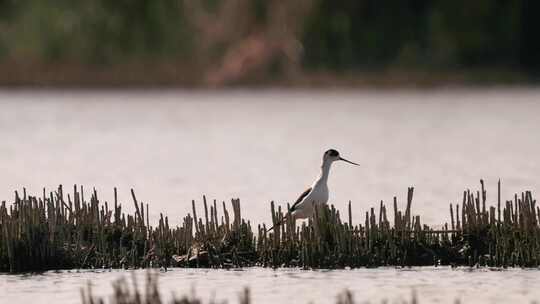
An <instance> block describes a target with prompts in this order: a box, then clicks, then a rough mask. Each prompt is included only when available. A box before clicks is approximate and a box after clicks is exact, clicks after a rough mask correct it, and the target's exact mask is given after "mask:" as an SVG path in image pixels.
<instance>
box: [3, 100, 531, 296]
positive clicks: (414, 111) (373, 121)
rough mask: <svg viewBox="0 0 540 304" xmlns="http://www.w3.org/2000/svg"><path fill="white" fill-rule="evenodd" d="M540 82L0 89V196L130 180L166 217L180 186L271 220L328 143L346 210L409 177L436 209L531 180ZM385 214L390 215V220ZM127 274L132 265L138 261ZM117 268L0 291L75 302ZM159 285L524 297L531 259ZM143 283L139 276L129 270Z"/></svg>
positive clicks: (180, 198) (401, 193)
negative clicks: (503, 266) (479, 266)
mask: <svg viewBox="0 0 540 304" xmlns="http://www.w3.org/2000/svg"><path fill="white" fill-rule="evenodd" d="M539 117H540V90H537V89H511V90H509V89H478V90H434V91H423V92H416V91H391V92H381V91H310V92H308V91H280V90H269V91H258V92H255V91H227V92H223V91H214V92H189V91H187V92H186V91H157V90H150V91H67V92H66V91H62V92H60V91H0V138H1V139H2V142H1V144H0V172H1V174H0V200H7V201H8V202H9V201H11V200H12V197H13V191H14V190H15V189H20V188H21V187H26V188H27V189H28V192H30V193H41V189H42V187H47V188H49V189H52V188H54V187H56V186H57V185H58V184H64V185H65V186H66V187H68V188H69V187H71V185H73V184H74V183H76V184H84V185H85V186H86V187H87V189H90V188H91V187H96V188H97V189H98V192H99V193H100V195H101V199H102V200H108V201H111V200H112V193H113V191H112V189H113V187H115V186H116V187H118V188H119V195H120V199H121V201H122V202H124V207H125V208H127V209H128V210H131V208H132V203H131V201H130V196H129V189H130V188H132V187H133V188H135V190H136V193H137V196H138V199H139V200H141V201H144V202H148V203H150V204H151V205H150V206H151V208H150V216H151V218H152V219H154V220H155V219H156V218H157V216H158V215H159V212H164V213H165V214H167V215H169V217H170V219H169V223H171V224H172V225H174V224H177V223H179V222H180V220H181V217H182V216H184V215H185V214H186V213H187V212H190V210H191V200H192V199H197V200H200V198H201V197H202V195H203V194H206V195H207V196H208V197H209V198H210V199H214V198H215V199H218V200H220V201H221V200H229V199H230V198H231V197H239V198H240V199H241V201H242V207H243V210H242V212H243V215H244V216H245V217H247V218H249V219H251V220H252V221H253V222H255V223H260V222H262V221H265V222H269V221H270V216H269V209H270V208H269V202H270V201H271V200H276V201H277V202H279V203H284V202H291V201H294V200H295V199H296V197H297V195H298V194H299V193H301V192H302V191H303V190H304V189H305V187H306V186H308V185H310V183H311V182H312V180H313V178H315V176H316V175H317V174H318V173H319V166H320V163H321V157H322V154H323V152H324V151H325V150H326V149H328V148H336V149H338V150H339V151H340V152H341V153H342V155H343V156H344V157H346V158H349V159H351V160H352V161H355V162H359V163H360V164H361V166H360V167H354V166H349V165H347V164H345V163H337V164H335V165H334V167H333V168H332V172H331V176H330V180H329V188H330V191H331V193H330V200H331V202H332V203H334V204H335V205H336V207H337V208H338V209H341V210H343V211H344V210H346V209H345V208H346V205H347V203H348V201H349V200H351V201H352V203H353V213H354V214H353V219H354V220H358V221H360V220H361V219H363V214H364V212H365V211H367V210H369V209H368V208H370V207H371V206H378V204H379V202H380V200H384V201H385V202H391V199H392V197H393V196H394V195H397V196H398V197H399V203H400V206H402V207H403V205H404V204H403V203H404V202H403V200H404V199H405V196H406V193H407V192H406V191H407V187H408V186H415V194H414V202H413V213H414V214H420V215H421V216H422V220H423V221H424V222H425V223H428V224H432V225H439V224H442V223H443V222H444V221H448V218H449V215H448V204H449V203H459V202H460V201H461V195H462V194H461V191H463V190H464V189H466V188H467V187H477V186H478V180H479V179H480V178H484V179H485V180H486V186H487V188H488V201H489V202H490V203H493V202H496V183H497V180H498V179H499V178H502V180H503V191H502V195H503V199H506V198H511V197H512V195H513V193H514V192H515V191H521V190H526V189H527V190H533V192H534V193H536V192H537V190H538V189H540V178H539V176H538V172H540V160H539V155H540V137H539V135H538V133H539V132H538V131H539V130H540V119H539ZM392 216H393V215H392V214H390V218H392ZM136 273H137V275H139V276H141V275H142V274H143V272H140V271H137V272H136ZM123 274H125V272H122V271H95V272H92V271H81V272H60V273H56V272H46V273H44V274H40V275H0V302H1V303H27V302H32V303H45V302H47V303H52V302H51V300H54V303H57V304H64V303H77V302H78V301H79V289H80V288H81V287H82V286H84V285H85V284H86V282H87V281H88V280H91V281H92V282H93V284H94V285H95V288H94V290H95V291H96V292H97V293H99V294H109V293H110V292H111V287H110V283H111V282H112V281H113V280H114V279H116V278H118V277H120V276H121V275H123ZM160 277H161V286H162V288H163V290H164V291H165V294H166V295H168V294H170V291H173V290H174V291H175V292H176V293H178V294H181V293H184V292H187V291H190V290H191V288H192V286H195V287H196V290H197V292H198V294H200V295H201V296H203V297H205V298H208V297H210V295H211V294H212V292H214V291H215V293H216V298H217V299H233V300H236V299H237V295H238V293H239V292H240V290H241V289H242V288H243V287H244V286H248V285H249V286H250V287H251V288H252V295H253V297H254V300H255V303H256V304H260V303H307V302H310V301H311V302H313V303H332V302H333V300H334V299H335V296H336V294H337V293H339V292H341V291H342V290H343V289H345V288H349V289H351V290H353V291H354V294H355V295H356V297H357V299H361V300H368V299H369V300H372V301H373V302H378V301H379V300H381V299H383V298H385V299H388V300H390V301H396V300H397V299H402V298H406V299H409V298H410V294H411V290H412V289H415V290H416V291H417V292H418V296H419V298H420V299H421V301H422V303H431V302H438V303H452V302H453V301H454V299H455V298H456V297H457V298H459V299H462V300H464V301H466V303H503V302H505V303H508V302H514V303H517V302H521V303H529V302H530V300H533V299H536V300H538V299H540V294H539V289H538V286H540V272H538V271H537V270H506V271H489V270H475V271H468V270H466V269H458V270H451V269H448V268H436V269H435V268H413V269H406V270H397V269H360V270H352V271H300V270H278V271H273V270H265V269H246V270H243V271H225V270H184V269H174V270H173V271H170V272H166V273H161V274H160ZM141 282H142V281H141Z"/></svg>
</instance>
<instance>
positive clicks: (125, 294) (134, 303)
mask: <svg viewBox="0 0 540 304" xmlns="http://www.w3.org/2000/svg"><path fill="white" fill-rule="evenodd" d="M112 287H113V294H112V296H111V297H110V301H109V303H116V304H163V303H170V304H202V303H204V301H203V300H201V299H200V298H198V297H197V296H196V295H195V294H193V295H190V296H188V295H183V296H180V297H178V296H175V295H174V294H173V297H172V299H170V300H169V301H165V300H163V296H162V294H161V292H160V291H159V288H158V277H157V275H156V274H155V273H151V272H149V273H148V274H147V276H146V282H145V284H144V286H143V287H139V284H138V282H137V280H136V278H135V276H133V277H132V284H131V286H130V284H129V283H128V282H127V280H126V279H125V278H121V279H118V280H117V281H115V282H113V284H112ZM250 294H251V293H250V290H249V288H247V287H246V288H244V290H243V292H241V293H240V294H239V299H238V303H240V304H250V303H252V300H251V296H250ZM81 299H82V303H83V304H104V303H106V301H105V299H104V298H101V297H96V296H94V295H93V293H92V285H91V284H90V283H89V284H88V286H87V287H86V289H83V290H81ZM209 303H210V304H214V303H226V302H216V301H210V302H209ZM335 303H336V304H354V303H369V302H365V301H361V302H357V301H355V299H354V297H353V294H352V293H351V292H350V291H348V290H345V291H343V292H342V293H340V294H338V295H337V296H336V301H335ZM383 303H386V301H383ZM400 303H402V304H408V303H410V304H416V303H418V301H417V298H416V294H415V293H414V292H413V293H412V297H411V301H410V302H407V301H401V302H400ZM455 303H459V301H458V300H456V301H455Z"/></svg>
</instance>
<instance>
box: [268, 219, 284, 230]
mask: <svg viewBox="0 0 540 304" xmlns="http://www.w3.org/2000/svg"><path fill="white" fill-rule="evenodd" d="M286 221H287V217H284V218H283V220H282V221H277V222H276V223H275V224H274V226H272V227H270V228H268V229H267V230H266V232H270V231H272V230H274V228H275V227H276V226H279V225H281V224H285V222H286Z"/></svg>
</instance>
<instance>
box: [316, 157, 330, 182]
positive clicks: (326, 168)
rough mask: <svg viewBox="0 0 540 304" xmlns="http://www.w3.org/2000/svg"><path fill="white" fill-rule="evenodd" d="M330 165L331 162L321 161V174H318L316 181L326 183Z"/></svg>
mask: <svg viewBox="0 0 540 304" xmlns="http://www.w3.org/2000/svg"><path fill="white" fill-rule="evenodd" d="M331 165H332V163H331V162H328V161H323V163H322V165H321V174H320V175H319V178H318V179H317V181H318V182H323V183H325V184H326V182H327V181H328V174H330V166H331Z"/></svg>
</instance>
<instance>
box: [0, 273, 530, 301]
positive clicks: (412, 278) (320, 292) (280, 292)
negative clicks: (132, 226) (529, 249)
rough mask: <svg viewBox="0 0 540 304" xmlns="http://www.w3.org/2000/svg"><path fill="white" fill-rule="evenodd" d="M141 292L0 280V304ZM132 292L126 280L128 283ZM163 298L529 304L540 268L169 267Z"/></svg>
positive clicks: (101, 280)
mask: <svg viewBox="0 0 540 304" xmlns="http://www.w3.org/2000/svg"><path fill="white" fill-rule="evenodd" d="M133 272H134V273H135V274H136V277H137V278H138V280H137V281H138V284H139V286H142V285H143V283H144V278H145V275H146V273H145V270H137V271H117V270H113V271H109V270H100V271H75V272H74V271H62V272H46V273H43V274H40V275H0V286H5V287H8V288H0V299H2V300H1V302H2V303H79V302H80V290H81V288H85V287H86V285H87V284H88V283H89V282H91V284H92V290H93V293H94V294H95V295H101V296H106V297H109V296H110V295H111V294H112V287H111V285H110V282H112V281H114V280H117V279H118V278H122V277H124V278H127V279H131V276H132V273H133ZM129 283H130V286H131V281H129ZM159 286H160V290H161V291H162V294H163V296H164V298H165V299H169V298H170V296H171V295H172V293H173V292H174V294H176V295H184V294H188V295H189V294H192V292H193V291H195V294H196V295H197V296H199V297H201V298H202V299H205V300H210V299H216V300H219V301H222V300H227V301H228V303H231V304H233V303H238V296H239V294H240V293H241V292H242V290H243V288H244V287H245V286H249V287H250V289H251V295H252V299H253V303H254V304H271V303H299V304H307V303H310V302H311V303H315V304H318V303H322V304H326V303H328V304H334V303H335V299H336V296H337V295H338V294H339V293H341V292H343V290H344V289H349V290H350V291H352V292H353V295H354V297H355V299H356V300H357V302H358V303H365V302H367V301H369V302H370V303H382V301H383V300H387V301H388V303H401V300H407V301H410V300H411V297H412V293H413V291H414V292H415V293H416V294H417V296H418V299H419V301H420V303H454V302H455V300H456V299H459V300H461V303H532V302H533V301H537V302H538V300H539V299H540V289H538V286H540V275H539V272H538V270H519V269H512V270H503V271H500V270H496V271H494V270H489V269H480V270H470V269H467V268H458V269H454V270H453V269H450V268H448V267H443V268H433V267H425V268H424V267H422V268H411V269H393V268H379V269H354V270H332V271H328V270H326V271H325V270H319V271H304V270H297V269H279V270H271V269H260V268H252V269H244V270H208V269H172V270H171V271H168V272H160V273H159Z"/></svg>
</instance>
